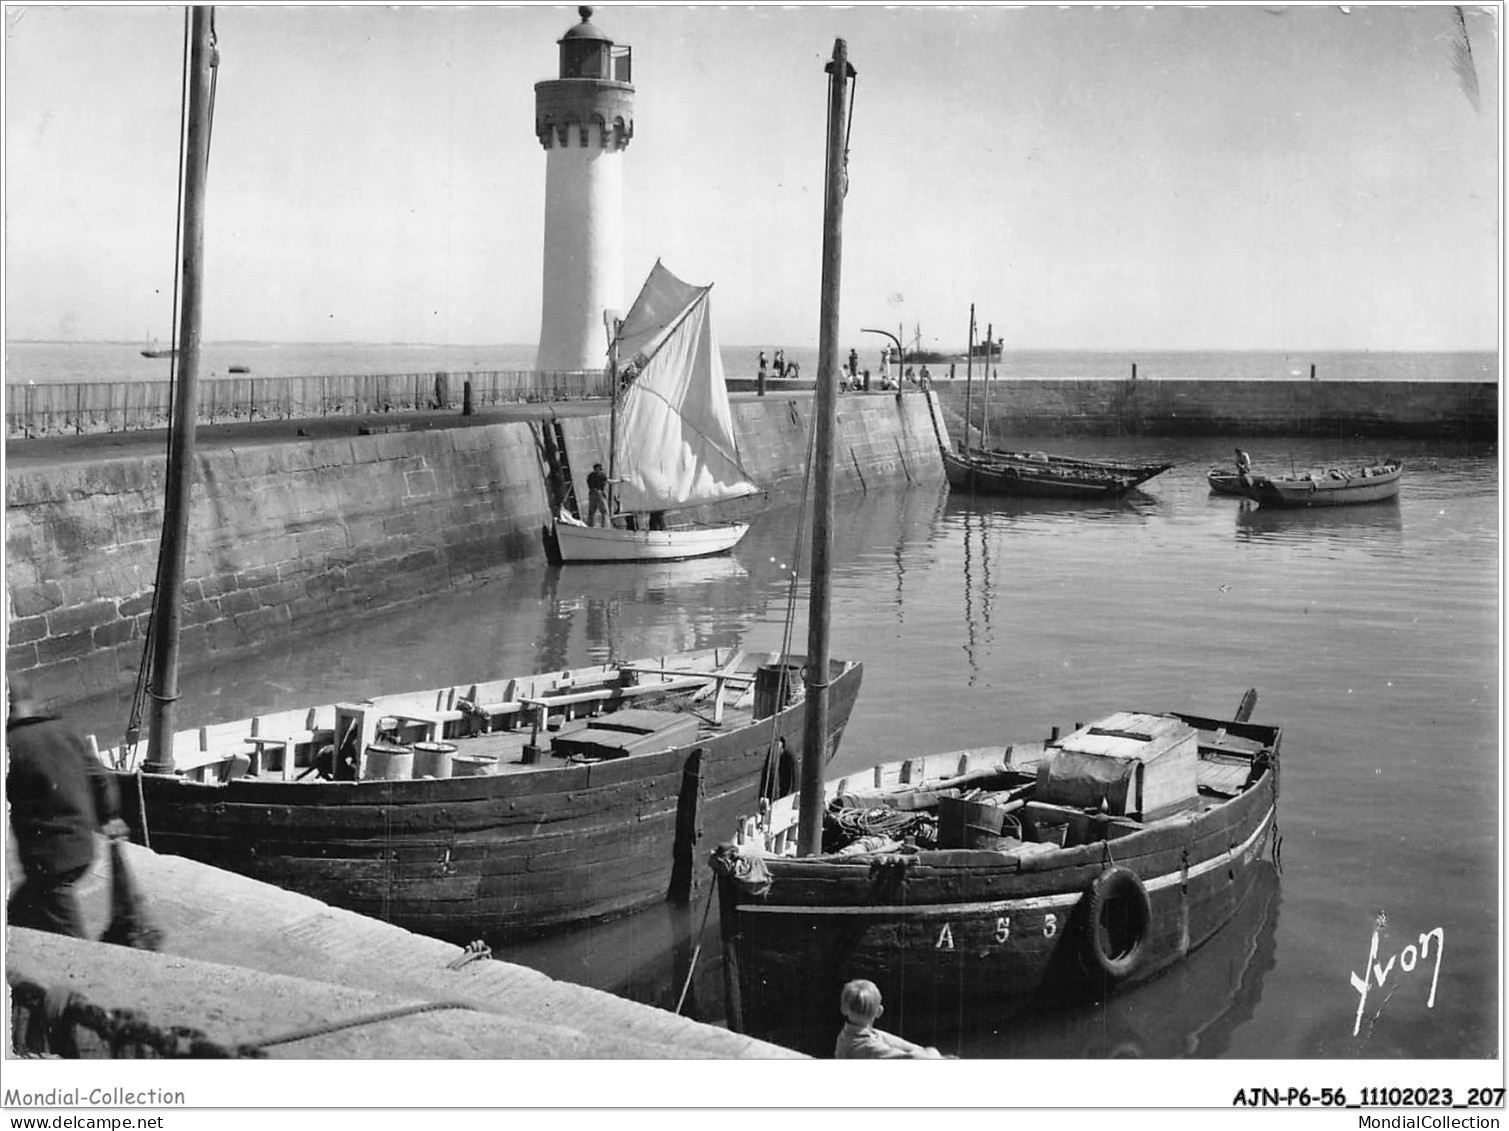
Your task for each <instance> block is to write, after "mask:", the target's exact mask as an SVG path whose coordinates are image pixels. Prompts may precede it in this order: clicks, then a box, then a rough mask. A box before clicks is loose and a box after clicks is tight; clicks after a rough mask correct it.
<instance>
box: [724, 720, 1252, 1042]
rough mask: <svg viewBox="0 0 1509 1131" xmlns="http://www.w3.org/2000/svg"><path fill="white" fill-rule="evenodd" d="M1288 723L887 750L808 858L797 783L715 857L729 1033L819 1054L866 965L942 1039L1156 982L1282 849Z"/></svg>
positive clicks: (1136, 728) (1140, 723) (1155, 724)
mask: <svg viewBox="0 0 1509 1131" xmlns="http://www.w3.org/2000/svg"><path fill="white" fill-rule="evenodd" d="M1247 709H1250V707H1248V708H1247ZM1243 714H1244V712H1241V711H1239V712H1238V717H1239V719H1241V718H1242V716H1243ZM1280 738H1281V734H1280V731H1279V729H1278V728H1277V727H1273V726H1263V725H1259V724H1255V723H1250V722H1246V721H1238V720H1229V721H1223V720H1217V719H1209V718H1201V717H1198V716H1193V715H1185V714H1147V713H1133V712H1121V713H1118V714H1116V715H1112V716H1110V717H1109V718H1107V719H1104V720H1102V721H1101V722H1100V723H1098V724H1096V725H1094V726H1090V727H1083V728H1080V729H1079V730H1077V731H1075V732H1074V733H1073V734H1071V735H1069V736H1067V737H1066V738H1064V739H1063V740H1061V741H1059V740H1052V741H1049V742H1046V743H1026V744H1018V745H1015V746H1009V747H1006V748H1004V749H997V750H984V751H969V752H965V753H962V754H961V753H953V754H939V755H929V756H927V757H918V758H914V759H909V760H907V761H903V762H896V763H892V764H889V765H883V766H875V767H872V768H870V769H867V770H863V771H860V772H857V773H854V774H850V775H848V776H846V777H844V778H841V779H838V780H836V781H832V782H830V783H828V784H827V786H826V787H825V790H824V796H823V804H824V810H825V821H824V835H823V846H822V847H823V850H822V851H821V852H820V853H816V854H811V855H802V856H798V855H793V854H792V847H791V846H792V844H793V840H794V837H793V831H792V829H793V824H794V822H795V821H796V819H797V818H796V815H795V814H796V810H797V807H798V804H799V802H798V799H796V798H783V799H781V800H780V801H778V802H776V804H775V805H774V806H772V807H771V809H770V810H769V812H768V815H762V817H760V818H756V819H750V820H747V821H746V822H745V824H744V826H743V827H742V828H741V830H740V839H741V840H742V843H741V844H738V845H737V846H735V845H728V846H725V847H724V848H721V849H720V850H719V854H718V856H717V857H715V860H714V871H715V872H717V873H718V876H719V879H718V896H719V906H720V908H721V924H722V934H723V946H724V960H725V969H726V971H727V973H726V979H727V991H726V992H727V994H728V998H729V1023H730V1027H731V1028H733V1029H734V1030H735V1031H738V1032H743V1033H746V1034H749V1035H752V1036H758V1037H761V1038H763V1039H766V1040H771V1041H775V1042H777V1043H780V1044H785V1045H788V1046H790V1047H792V1048H796V1049H800V1050H802V1051H806V1052H812V1053H821V1052H824V1051H826V1050H827V1049H830V1048H831V1047H832V1040H833V1034H834V1032H835V1031H836V1024H837V1021H836V1012H835V1010H836V1003H837V1001H838V996H839V990H840V988H841V987H842V986H843V985H844V984H845V983H846V982H847V981H849V980H851V979H854V978H867V979H869V980H871V981H873V982H875V983H876V984H877V985H879V986H881V987H882V990H883V992H884V994H885V1000H886V1006H887V1016H888V1018H889V1019H890V1020H891V1021H893V1022H894V1023H896V1024H897V1025H899V1026H900V1027H901V1029H902V1030H903V1031H904V1032H905V1033H906V1034H907V1035H908V1036H909V1037H911V1038H913V1039H917V1038H919V1037H922V1036H924V1035H926V1036H927V1037H928V1039H931V1036H932V1035H933V1034H934V1032H935V1029H936V1028H937V1027H940V1026H941V1027H945V1028H946V1027H948V1026H951V1025H953V1026H957V1025H960V1024H965V1023H967V1022H969V1021H970V1020H971V1019H974V1020H976V1021H977V1020H978V1019H979V1018H980V1017H983V1016H987V1015H988V1016H998V1015H999V1016H1005V1015H1009V1014H1010V1013H1011V1012H1012V1011H1014V1010H1018V1009H1023V1008H1028V1007H1034V1006H1041V1005H1052V1004H1055V1003H1062V1002H1067V1001H1073V1000H1075V999H1078V998H1083V997H1084V996H1086V995H1104V994H1106V993H1109V992H1112V991H1114V990H1115V989H1117V988H1119V987H1121V986H1126V985H1131V984H1134V983H1136V982H1140V981H1143V980H1145V979H1147V978H1149V977H1151V976H1152V975H1154V974H1155V973H1157V972H1158V971H1160V970H1162V969H1164V968H1166V967H1168V966H1169V965H1171V964H1172V963H1174V962H1177V961H1178V960H1179V959H1181V958H1182V957H1183V956H1184V955H1186V954H1188V953H1189V952H1190V951H1192V950H1194V949H1195V948H1197V947H1199V946H1200V945H1201V944H1202V943H1204V942H1205V941H1206V940H1207V939H1209V938H1211V937H1212V936H1213V935H1215V934H1216V932H1218V931H1219V930H1221V928H1222V927H1223V926H1225V925H1226V923H1227V922H1228V921H1229V920H1230V919H1231V918H1232V916H1233V914H1234V913H1235V911H1236V909H1237V908H1238V907H1240V906H1241V904H1242V902H1243V899H1244V898H1245V896H1246V894H1247V892H1248V889H1249V888H1250V887H1251V886H1252V884H1253V883H1254V880H1255V877H1256V876H1257V875H1258V872H1259V871H1260V869H1263V868H1267V867H1268V866H1269V865H1268V862H1267V861H1266V860H1265V859H1264V858H1265V856H1269V855H1273V856H1276V852H1277V843H1276V829H1277V804H1278V753H1279V743H1280Z"/></svg>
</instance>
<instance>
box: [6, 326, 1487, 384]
mask: <svg viewBox="0 0 1509 1131" xmlns="http://www.w3.org/2000/svg"><path fill="white" fill-rule="evenodd" d="M964 337H965V333H964V332H962V331H961V333H960V336H959V342H958V345H959V347H960V348H961V349H962V343H963V340H964ZM885 342H886V340H885V339H884V338H880V337H877V336H876V335H874V334H861V335H859V336H858V337H857V338H856V339H855V340H852V341H850V342H848V343H847V344H845V345H844V346H843V347H842V354H843V358H842V359H841V362H842V360H846V359H847V357H848V352H849V349H850V348H851V347H853V348H855V349H857V350H858V352H859V364H860V367H861V368H863V369H869V370H871V371H872V373H873V374H875V375H877V376H878V375H879V373H880V347H881V346H882V345H883V344H885ZM147 344H148V343H144V342H78V343H73V344H69V343H60V342H7V343H6V346H5V381H6V383H7V384H25V383H26V382H28V381H35V382H37V383H39V384H45V383H48V382H54V381H154V380H166V379H167V376H168V362H167V361H165V360H162V359H153V358H145V357H142V356H141V350H142V349H143V348H144V346H146V345H147ZM157 344H158V345H162V346H165V345H167V343H166V342H160V343H157ZM908 347H909V348H910V343H908ZM762 348H763V349H764V350H765V352H766V354H767V356H768V357H769V358H771V359H773V358H774V357H775V351H776V350H778V349H784V350H785V353H786V358H787V360H788V361H792V362H795V363H796V364H798V365H799V366H800V367H801V375H802V376H804V377H813V376H816V374H817V350H816V349H814V348H812V347H804V346H790V345H784V344H783V343H781V342H774V343H771V344H770V345H768V346H763V347H762V346H759V345H753V346H729V345H725V346H723V348H722V351H721V352H722V355H723V367H724V370H725V371H726V372H727V373H728V375H729V376H731V377H753V376H754V375H755V374H756V372H757V371H758V368H759V366H758V358H759V352H760V350H761V349H762ZM928 348H932V347H931V345H929V347H928ZM534 353H535V348H534V346H532V345H484V346H435V345H372V344H363V343H350V342H346V343H335V344H331V345H320V344H315V343H303V342H289V343H273V342H207V343H205V345H204V347H203V353H202V357H201V365H202V373H203V375H204V376H206V377H228V376H230V375H231V374H230V367H231V366H233V365H234V366H245V367H247V368H248V369H250V371H251V372H250V376H253V377H311V376H325V375H332V374H353V373H430V372H447V373H460V372H465V371H467V370H473V371H479V370H510V369H530V368H533V366H534ZM1134 363H1135V364H1136V366H1137V376H1138V377H1139V378H1142V379H1148V380H1163V381H1177V380H1189V379H1195V378H1206V379H1221V380H1254V379H1263V380H1291V379H1292V380H1308V379H1309V376H1310V366H1312V365H1314V366H1315V371H1316V376H1317V377H1318V378H1320V379H1322V380H1328V381H1356V380H1374V381H1496V380H1497V379H1498V368H1499V365H1498V356H1497V355H1496V354H1494V353H1481V352H1455V353H1368V352H1361V353H1359V352H1350V353H1331V352H1325V351H1313V350H1312V351H1309V352H1304V351H1296V352H1293V353H1289V352H1284V351H1280V350H1254V351H1240V350H1230V351H1193V350H1189V351H1159V350H1140V351H1139V350H1129V351H1125V352H1115V353H1104V352H1094V351H1089V350H1021V351H1010V350H1008V351H1007V352H1006V354H1005V356H1004V358H1003V359H1002V360H1001V362H1000V363H999V365H998V366H997V369H998V371H999V374H1000V376H1002V377H1017V378H1052V379H1060V378H1063V379H1073V378H1086V379H1087V378H1097V379H1119V378H1125V377H1129V376H1130V375H1131V368H1132V365H1133V364H1134ZM929 368H930V369H931V372H932V374H933V376H935V377H940V378H941V377H943V376H946V375H947V373H948V366H947V365H946V364H939V365H932V366H930V367H929ZM979 371H980V369H979V366H978V365H977V366H976V367H975V373H976V375H978V374H979ZM956 372H957V377H958V379H959V380H963V379H964V376H965V367H964V366H963V365H962V364H960V365H958V366H957V369H956Z"/></svg>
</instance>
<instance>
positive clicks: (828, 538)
mask: <svg viewBox="0 0 1509 1131" xmlns="http://www.w3.org/2000/svg"><path fill="white" fill-rule="evenodd" d="M825 69H826V70H827V72H828V157H827V179H826V185H825V187H824V198H823V279H822V305H821V318H820V322H819V326H818V337H817V351H818V352H817V389H816V392H815V393H814V394H813V401H812V413H813V428H814V429H815V432H814V436H813V451H814V456H813V467H812V480H813V484H812V497H813V510H812V572H811V581H810V590H811V597H810V601H809V604H808V610H807V668H806V672H805V679H806V684H807V704H806V705H807V720H806V722H807V726H806V731H805V733H804V735H803V738H802V772H801V807H800V809H799V811H798V824H797V854H798V855H800V856H812V855H814V854H816V853H818V852H821V851H822V839H823V764H824V762H825V761H826V756H827V753H828V666H829V665H828V596H829V595H828V581H829V576H828V575H829V558H830V557H831V556H832V553H833V432H834V428H835V425H836V423H837V419H838V385H837V380H838V296H839V278H840V275H841V274H842V267H843V223H844V190H845V187H846V185H847V181H848V177H847V171H846V169H845V164H846V155H847V150H848V146H847V141H848V116H849V115H848V111H847V105H848V101H849V80H850V79H851V78H852V77H853V75H854V69H853V68H852V67H850V66H849V46H848V44H847V43H845V42H844V41H843V40H842V39H835V40H834V41H833V59H832V61H831V62H830V63H828V65H827V67H826V68H825ZM898 360H899V359H898Z"/></svg>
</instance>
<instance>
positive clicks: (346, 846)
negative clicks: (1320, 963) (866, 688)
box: [103, 651, 861, 943]
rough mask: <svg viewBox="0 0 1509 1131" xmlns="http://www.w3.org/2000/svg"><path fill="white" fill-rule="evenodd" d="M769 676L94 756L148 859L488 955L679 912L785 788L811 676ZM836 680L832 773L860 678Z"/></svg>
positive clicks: (516, 697) (383, 716) (563, 679)
mask: <svg viewBox="0 0 1509 1131" xmlns="http://www.w3.org/2000/svg"><path fill="white" fill-rule="evenodd" d="M775 660H776V657H774V656H771V655H765V654H751V655H744V654H743V653H733V654H730V653H728V652H727V651H723V652H717V651H703V652H693V653H683V654H680V655H674V656H665V657H655V658H652V659H648V660H643V661H639V662H637V663H620V664H602V665H593V666H590V667H583V668H575V669H572V670H570V671H563V672H554V673H548V674H544V675H535V676H529V677H525V678H520V679H500V680H491V681H486V682H481V683H478V684H475V685H471V686H455V687H443V688H437V689H431V690H427V691H418V692H412V693H406V694H395V695H385V696H381V697H376V698H373V699H370V700H366V701H364V702H360V703H336V704H327V705H323V706H316V707H310V708H302V709H298V710H292V711H282V712H278V713H276V714H269V715H264V716H260V717H257V718H253V719H242V720H237V721H232V722H221V723H216V724H213V725H207V726H204V727H202V728H199V729H196V730H190V731H184V732H180V733H178V734H177V735H175V737H174V743H173V751H172V757H173V768H172V770H171V771H169V772H150V771H148V772H137V771H136V770H135V768H134V767H132V766H131V765H130V763H129V759H122V758H120V757H119V756H118V752H117V751H105V752H104V754H103V756H104V757H105V758H106V760H107V762H109V763H110V764H111V765H115V766H118V767H119V768H118V769H116V771H115V773H116V776H117V778H118V784H119V786H120V789H121V794H122V797H123V800H124V804H125V808H126V809H127V814H126V816H127V820H128V822H129V823H130V824H131V825H132V828H133V832H134V834H135V835H136V838H137V839H138V840H139V841H142V842H143V843H146V844H148V845H150V846H151V847H152V848H154V849H156V850H157V851H159V852H165V853H172V854H176V855H181V856H186V857H189V858H190V859H194V860H198V861H202V862H203V863H207V864H212V865H215V866H217V867H222V868H226V869H229V870H230V871H233V872H239V873H241V874H243V875H247V876H251V877H253V878H254V879H258V880H262V881H265V882H267V883H272V884H276V885H278V886H280V887H284V888H287V889H289V890H292V891H297V892H300V893H302V894H304V895H308V896H312V897H314V898H316V899H320V900H323V901H325V902H327V903H330V904H333V905H335V906H338V907H344V908H347V909H349V910H352V911H357V912H360V913H361V914H364V915H368V916H371V917H373V918H376V919H382V920H386V921H388V922H392V923H395V924H398V925H399V926H403V927H405V928H407V929H409V930H412V931H416V932H418V933H420V934H425V935H430V936H433V937H435V938H441V939H445V940H448V941H453V942H460V943H466V942H469V941H471V940H473V939H477V938H482V939H486V940H487V941H489V942H496V941H503V940H507V939H510V938H516V937H523V936H527V935H531V934H539V933H543V932H546V931H549V930H552V929H556V928H561V927H565V926H569V925H572V924H576V923H581V922H587V921H592V920H600V919H605V918H609V917H612V916H615V915H619V914H622V913H625V912H628V911H632V910H635V909H637V908H640V907H644V906H647V905H649V904H651V903H654V902H657V901H660V900H664V899H666V898H667V897H685V896H686V895H687V894H688V891H689V888H690V885H691V884H692V882H693V851H694V848H695V845H696V842H697V837H698V835H699V830H701V829H703V828H707V829H713V830H717V829H721V828H725V827H728V826H729V825H730V824H731V823H732V822H733V821H734V820H735V819H736V817H737V816H738V815H739V814H741V813H746V812H750V811H752V809H753V808H754V807H755V806H756V805H757V803H758V801H759V798H760V797H761V796H762V794H763V795H765V796H775V795H776V794H777V793H778V792H780V791H781V790H782V789H790V788H793V787H794V785H795V773H796V769H795V767H796V766H797V764H798V762H797V759H799V757H800V755H801V752H802V749H803V745H804V739H803V728H804V726H805V715H806V710H805V703H804V701H803V700H802V698H801V696H800V685H799V683H798V682H797V672H798V671H799V670H800V665H801V659H800V658H799V657H787V660H786V662H785V663H776V662H775ZM828 678H829V680H830V681H831V688H830V696H831V700H830V710H829V725H828V754H829V756H831V752H832V750H833V749H834V748H836V746H837V744H838V740H839V738H840V737H841V735H842V733H843V729H844V726H845V724H846V723H847V721H848V718H849V713H850V710H851V709H852V707H853V705H854V699H855V696H856V694H857V693H858V690H859V683H860V679H861V668H860V665H859V664H857V663H851V662H844V661H837V660H835V661H832V662H831V663H830V665H829V677H828ZM793 689H794V690H793ZM788 700H789V701H788Z"/></svg>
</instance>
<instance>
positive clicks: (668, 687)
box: [519, 678, 722, 730]
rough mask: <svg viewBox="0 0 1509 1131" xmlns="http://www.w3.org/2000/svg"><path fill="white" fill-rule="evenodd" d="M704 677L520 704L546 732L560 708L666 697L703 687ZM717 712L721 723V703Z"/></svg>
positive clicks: (529, 698) (531, 698)
mask: <svg viewBox="0 0 1509 1131" xmlns="http://www.w3.org/2000/svg"><path fill="white" fill-rule="evenodd" d="M703 682H704V681H703V680H702V679H701V678H696V679H668V680H663V681H661V682H660V683H638V684H634V685H633V686H631V687H600V688H596V689H594V690H592V691H574V692H573V691H568V692H565V693H564V694H559V695H553V694H549V693H547V694H544V695H525V696H521V697H520V699H519V702H520V703H521V704H522V705H523V707H524V709H525V710H530V711H533V712H534V713H535V719H534V725H535V727H536V728H537V729H539V730H544V729H545V725H546V722H547V720H548V719H549V717H550V712H551V711H553V710H558V709H560V708H563V707H564V708H570V707H579V706H581V705H582V704H584V703H592V704H606V703H624V702H628V701H630V700H633V699H637V698H639V697H641V696H644V695H665V694H671V693H674V692H678V691H691V690H693V689H695V688H699V687H701V686H702V685H703ZM719 708H720V709H719V710H717V711H715V713H714V721H715V722H721V721H722V718H721V715H722V711H721V704H719Z"/></svg>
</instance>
